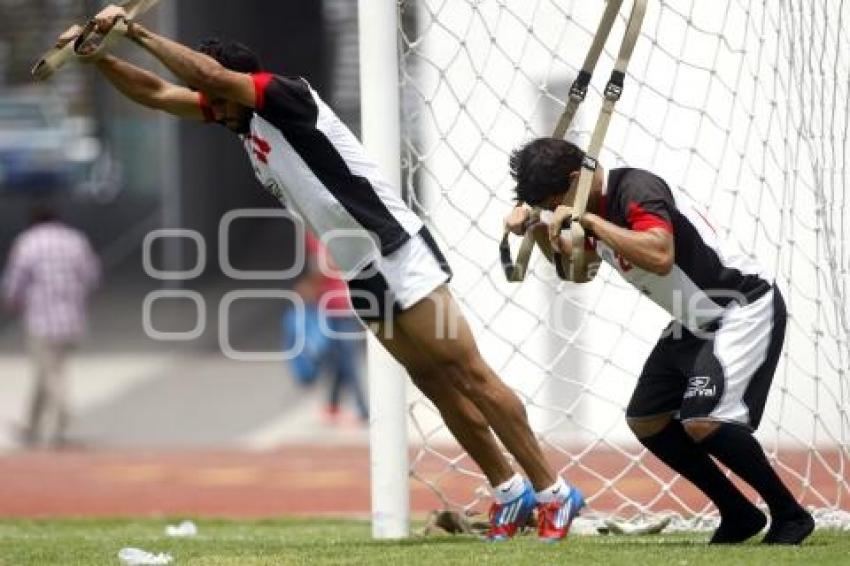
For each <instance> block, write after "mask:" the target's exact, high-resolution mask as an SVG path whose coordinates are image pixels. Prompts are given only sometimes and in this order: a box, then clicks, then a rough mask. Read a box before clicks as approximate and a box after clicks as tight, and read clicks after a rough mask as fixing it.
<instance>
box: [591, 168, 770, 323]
mask: <svg viewBox="0 0 850 566" xmlns="http://www.w3.org/2000/svg"><path fill="white" fill-rule="evenodd" d="M603 186H604V187H605V189H604V194H603V197H602V201H601V211H600V215H601V216H602V217H603V218H605V219H606V220H608V221H609V222H612V223H614V224H616V225H617V226H620V227H623V228H628V229H629V230H635V231H638V232H641V231H645V230H650V229H651V228H661V229H662V230H666V231H667V232H669V233H671V234H672V235H673V239H674V242H675V244H674V245H675V264H674V265H673V267H672V269H671V271H670V273H668V274H667V275H657V274H655V273H650V272H649V271H645V270H643V269H641V268H640V267H638V266H636V265H632V264H631V263H629V262H628V261H626V259H625V258H623V257H622V256H620V255H619V254H617V253H615V252H614V250H613V249H612V248H611V247H609V246H608V245H606V244H605V243H604V242H602V241H597V242H596V251H597V252H598V253H599V255H600V257H602V259H603V260H605V261H606V262H607V263H609V264H610V265H611V266H612V267H614V269H616V270H617V271H618V272H619V273H620V275H622V276H623V278H624V279H625V280H626V281H628V282H629V283H631V284H632V285H634V286H635V287H637V288H638V289H639V290H640V291H641V292H643V293H644V294H645V295H646V296H647V297H649V298H650V299H651V300H652V301H653V302H655V303H656V304H657V305H659V306H660V307H661V308H663V309H664V310H666V311H667V312H668V313H669V314H670V315H671V316H673V317H674V318H675V319H676V320H678V321H679V322H681V323H682V324H683V325H684V326H685V327H687V328H688V329H690V330H692V331H697V330H700V329H702V328H704V327H706V325H709V324H712V323H714V322H715V321H716V320H717V319H718V318H720V317H721V316H722V315H723V313H724V310H725V309H726V308H727V307H728V306H729V305H730V304H732V303H737V304H749V303H752V302H754V301H756V300H757V299H759V298H760V297H761V296H763V295H764V294H765V293H767V292H768V291H769V290H770V288H771V287H772V286H773V282H774V281H773V277H772V276H771V275H770V274H769V273H768V272H767V271H766V270H765V269H764V267H763V266H761V265H760V264H759V263H758V262H756V261H754V260H753V259H751V258H750V257H749V256H747V255H746V254H744V253H742V252H741V250H739V249H738V248H737V247H736V246H734V245H733V244H732V242H730V241H726V240H723V239H722V238H721V237H720V236H719V235H718V234H717V233H716V231H715V230H714V228H713V226H712V225H711V223H710V221H709V220H708V218H707V216H706V215H705V214H704V213H703V212H702V211H701V210H700V209H699V207H697V206H696V205H695V204H694V203H693V202H691V201H690V199H688V197H687V196H686V195H685V194H684V193H683V192H681V191H679V190H677V191H675V192H674V191H672V190H671V189H670V188H669V187H668V185H667V183H665V182H664V180H663V179H661V178H660V177H657V176H656V175H653V174H652V173H650V172H649V171H644V170H641V169H629V168H623V169H612V170H611V171H609V172H608V179H607V182H606V183H605V184H604V185H603Z"/></svg>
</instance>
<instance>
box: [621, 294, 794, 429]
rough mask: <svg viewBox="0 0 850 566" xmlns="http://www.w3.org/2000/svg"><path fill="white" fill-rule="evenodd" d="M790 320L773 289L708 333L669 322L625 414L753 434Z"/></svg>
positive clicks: (734, 310) (727, 315)
mask: <svg viewBox="0 0 850 566" xmlns="http://www.w3.org/2000/svg"><path fill="white" fill-rule="evenodd" d="M787 318H788V315H787V312H786V310H785V302H784V301H783V300H782V295H781V294H780V292H779V289H777V288H776V287H774V288H773V289H772V290H770V291H768V292H767V293H765V294H764V295H763V296H762V297H760V298H759V299H757V300H755V301H753V302H752V303H750V304H749V305H747V306H739V305H735V306H731V307H729V308H728V309H727V311H726V313H724V315H723V316H722V317H721V319H720V321H719V322H718V324H717V327H716V328H715V329H713V331H711V332H708V331H707V333H706V334H705V335H702V334H701V335H700V336H695V335H694V334H693V333H692V332H690V331H688V330H687V329H685V328H684V327H682V326H681V324H679V323H677V322H674V323H672V324H671V325H670V326H669V327H668V328H667V330H665V333H664V334H663V335H662V338H661V339H660V340H659V341H658V343H657V344H656V345H655V348H654V349H653V350H652V353H650V355H649V358H648V359H647V360H646V364H645V365H644V367H643V371H642V372H641V375H640V377H639V378H638V383H637V386H636V387H635V391H634V393H633V394H632V399H631V401H629V406H628V408H627V409H626V416H627V417H629V418H637V419H639V418H641V417H651V416H655V415H659V414H662V413H669V412H677V413H678V417H679V418H680V419H681V420H682V421H687V420H689V419H697V418H705V419H711V420H716V421H722V422H730V423H736V424H741V425H744V426H747V427H749V428H750V429H751V430H755V429H756V428H758V425H759V422H761V417H762V414H763V413H764V406H765V404H766V402H767V395H768V392H769V390H770V385H771V382H772V381H773V374H774V372H775V371H776V365H777V363H778V362H779V354H780V352H781V351H782V344H783V342H784V340H785V324H786V320H787Z"/></svg>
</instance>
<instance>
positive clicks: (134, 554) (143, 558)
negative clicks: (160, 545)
mask: <svg viewBox="0 0 850 566" xmlns="http://www.w3.org/2000/svg"><path fill="white" fill-rule="evenodd" d="M118 559H119V560H120V561H121V562H123V563H124V564H127V565H129V566H148V565H157V564H171V561H172V560H174V558H173V557H172V556H171V555H170V554H167V553H165V552H160V553H159V554H154V553H152V552H148V551H147V550H142V549H141V548H132V547H127V548H122V549H121V550H120V551H118Z"/></svg>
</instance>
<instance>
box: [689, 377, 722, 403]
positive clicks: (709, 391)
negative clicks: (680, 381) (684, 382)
mask: <svg viewBox="0 0 850 566" xmlns="http://www.w3.org/2000/svg"><path fill="white" fill-rule="evenodd" d="M709 381H711V379H710V378H709V377H708V376H704V375H696V376H693V377H691V378H689V379H688V389H687V390H686V391H685V399H689V398H690V397H714V396H715V395H717V386H716V385H712V386H710V387H709V385H708V383H709Z"/></svg>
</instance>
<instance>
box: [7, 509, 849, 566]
mask: <svg viewBox="0 0 850 566" xmlns="http://www.w3.org/2000/svg"><path fill="white" fill-rule="evenodd" d="M167 523H168V521H165V520H162V521H160V520H149V519H146V520H64V521H21V520H14V521H13V520H3V521H0V564H3V565H4V566H5V565H10V566H11V565H14V566H19V565H29V564H35V565H39V566H42V565H47V564H62V565H72V564H86V565H89V564H95V565H103V564H120V561H119V560H118V558H117V554H118V551H119V550H120V549H121V548H122V547H125V546H135V547H139V548H143V549H145V550H148V551H152V552H155V553H158V552H169V553H171V554H172V555H173V556H174V562H173V564H178V565H182V564H196V565H200V564H204V565H219V564H227V565H240V566H251V565H256V564H309V565H311V566H312V565H317V564H368V565H373V564H375V565H382V564H385V565H392V566H406V565H408V564H428V565H439V566H442V565H445V564H533V565H535V566H541V565H543V564H556V563H557V564H568V565H574V564H592V565H596V566H603V565H604V566H609V565H617V564H623V565H628V566H639V565H644V564H645V565H650V566H662V565H663V566H667V565H674V566H692V565H699V564H706V565H711V566H722V565H727V564H741V565H757V564H765V565H771V566H779V565H783V564H805V565H806V566H816V565H822V564H850V534H847V533H843V534H842V533H838V532H828V531H822V532H816V533H815V534H814V535H813V536H812V537H811V538H810V539H809V540H808V541H807V542H806V544H805V545H804V546H802V547H797V548H777V547H766V546H762V545H759V544H757V543H751V544H746V545H739V546H735V547H721V548H718V547H708V546H707V545H706V544H705V543H704V541H705V538H706V537H705V535H703V536H695V535H694V536H689V535H688V536H683V535H670V536H667V535H661V536H647V537H639V538H632V537H616V538H615V537H603V536H594V537H590V536H583V537H582V536H574V537H572V538H570V540H569V541H568V542H566V543H563V544H558V545H545V544H541V543H539V542H537V540H535V539H534V537H522V538H519V539H517V540H514V541H511V542H507V543H501V544H487V543H484V542H481V541H479V540H476V539H474V538H471V537H460V536H458V537H448V536H447V537H433V538H427V539H413V540H408V541H404V542H376V541H372V540H371V539H370V536H369V535H370V530H369V525H368V523H366V522H362V521H342V520H325V519H315V520H304V519H298V520H294V519H293V520H275V521H199V522H198V529H199V534H198V536H197V537H194V538H191V539H171V538H168V537H166V536H165V535H164V534H163V530H164V525H165V524H167Z"/></svg>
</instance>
